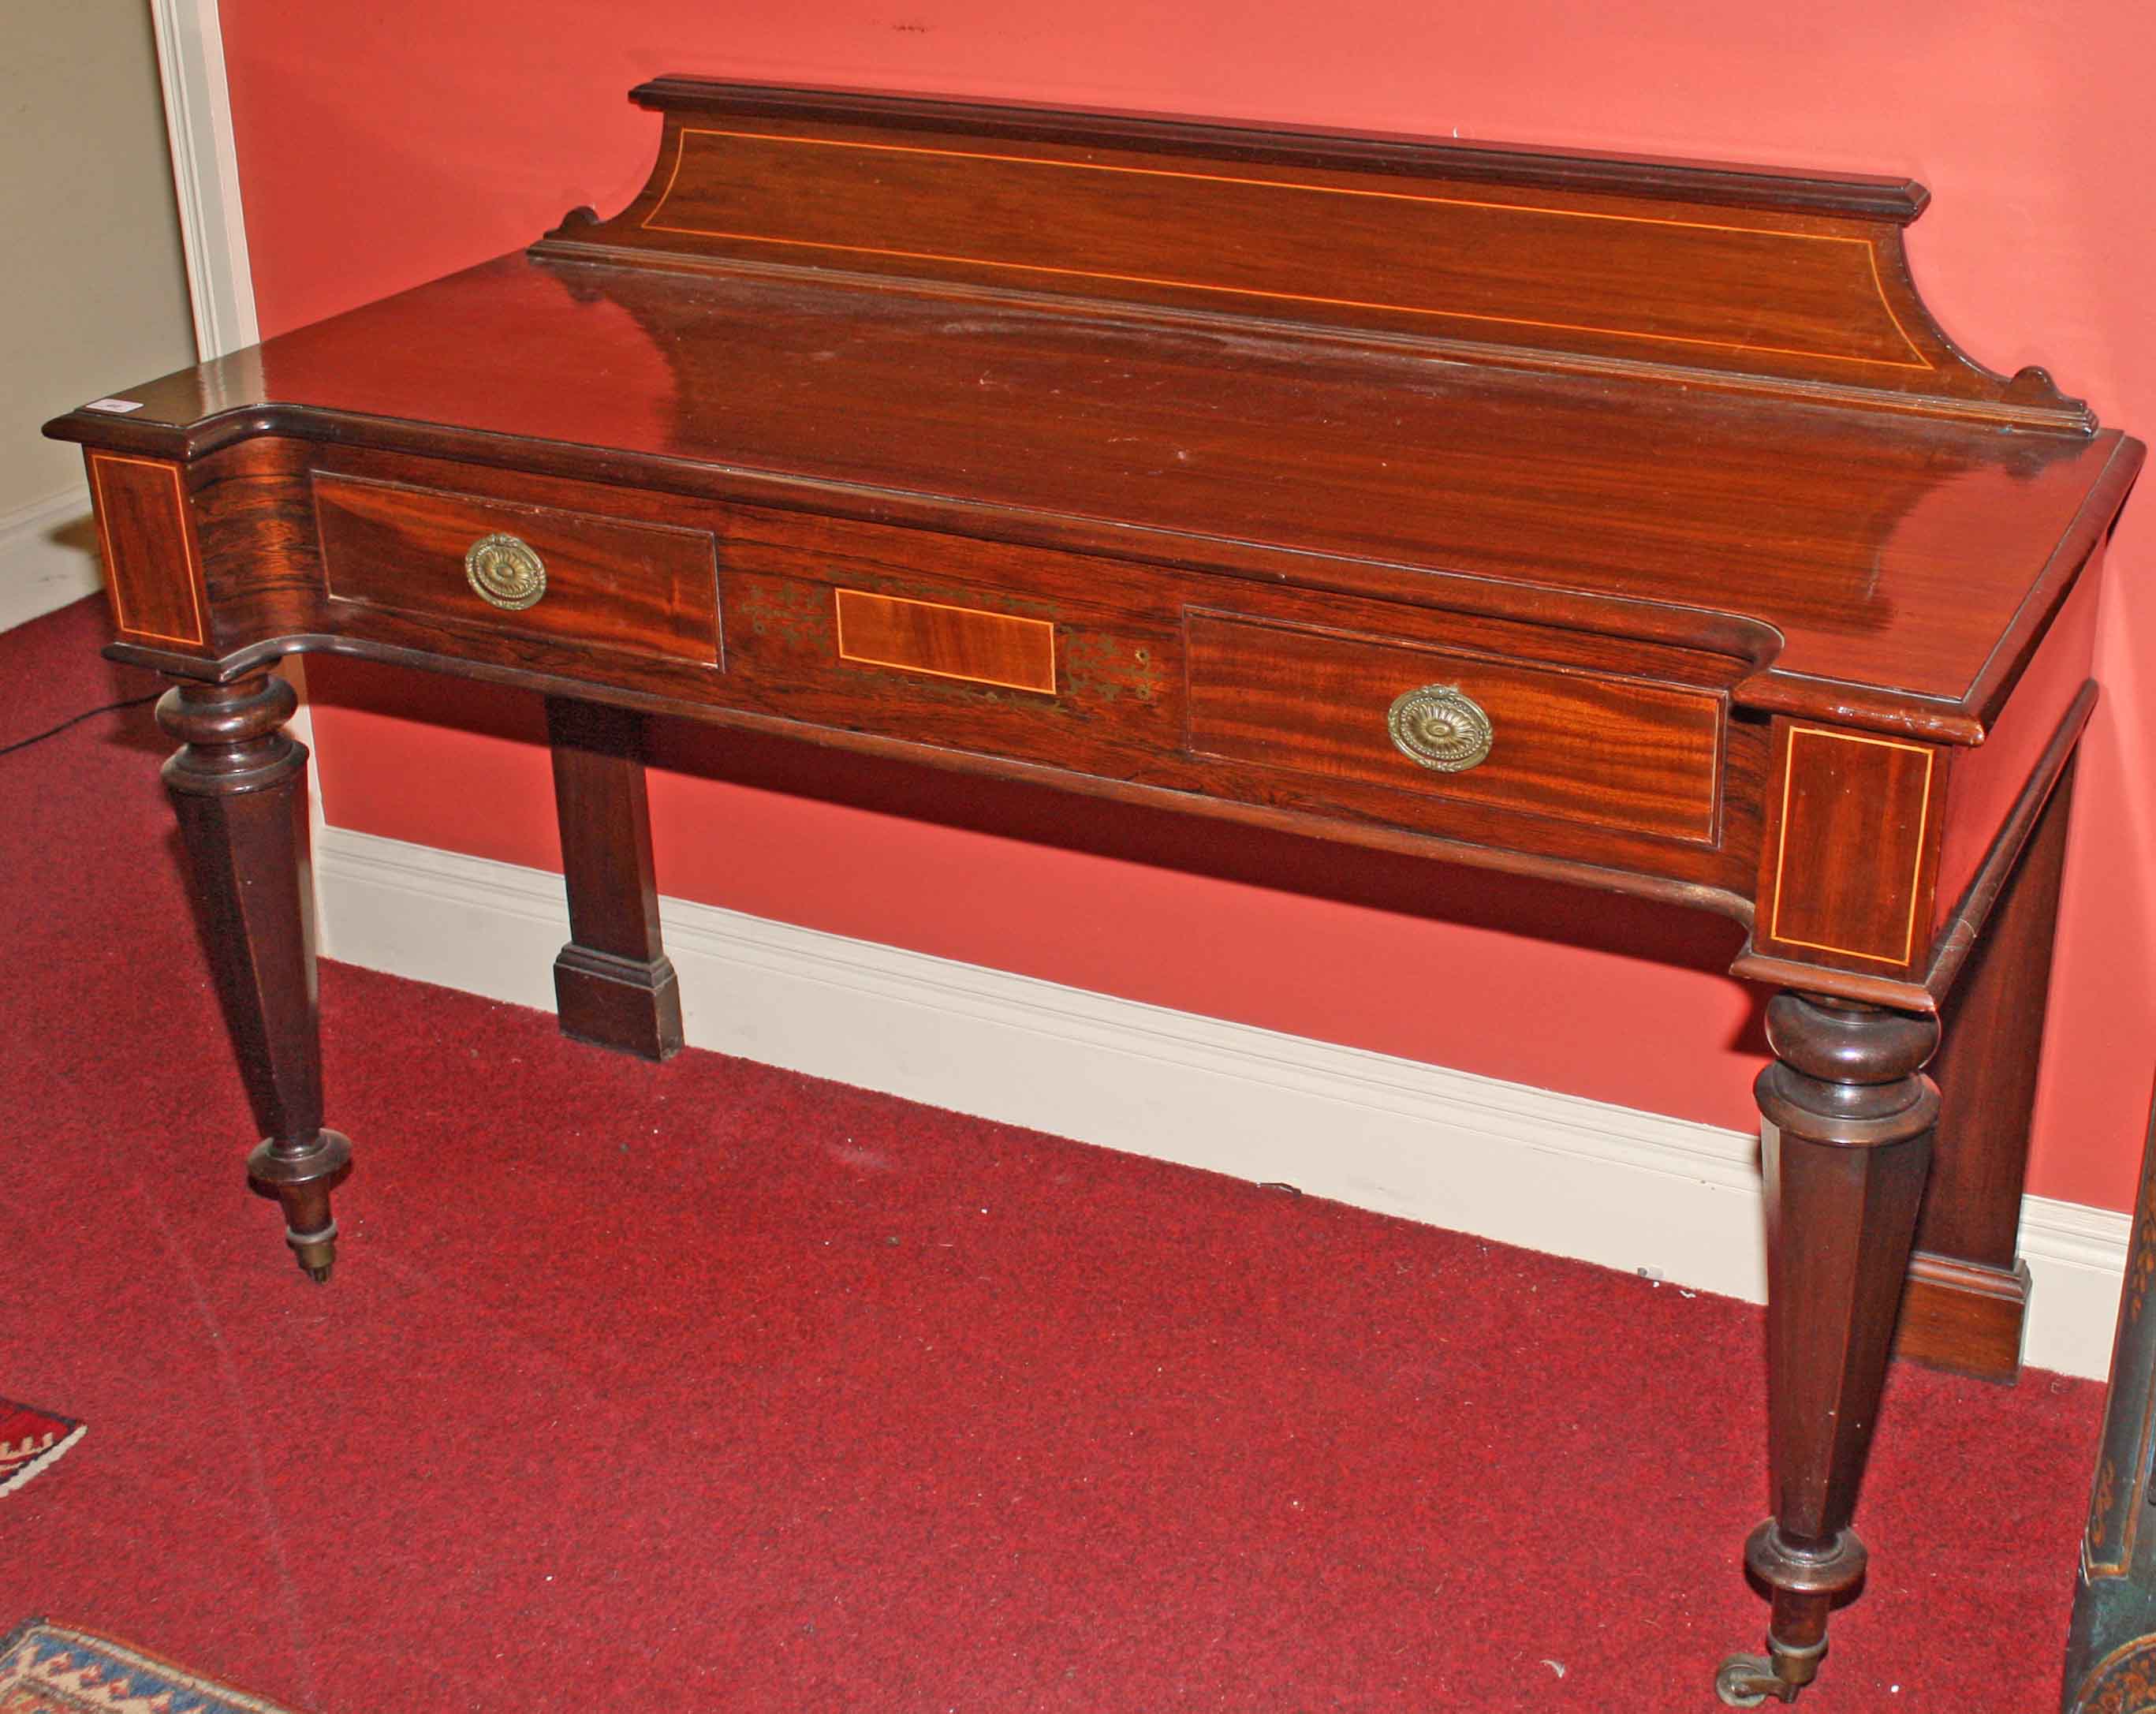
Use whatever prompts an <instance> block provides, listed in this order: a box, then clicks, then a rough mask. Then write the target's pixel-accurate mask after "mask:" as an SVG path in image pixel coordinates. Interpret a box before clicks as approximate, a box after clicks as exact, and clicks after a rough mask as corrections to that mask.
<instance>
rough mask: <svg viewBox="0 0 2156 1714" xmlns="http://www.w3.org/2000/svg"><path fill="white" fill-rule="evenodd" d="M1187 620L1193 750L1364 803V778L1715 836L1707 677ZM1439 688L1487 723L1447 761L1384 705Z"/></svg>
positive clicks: (1377, 784)
mask: <svg viewBox="0 0 2156 1714" xmlns="http://www.w3.org/2000/svg"><path fill="white" fill-rule="evenodd" d="M1184 630H1185V638H1186V648H1185V666H1186V674H1187V678H1188V692H1187V708H1188V743H1189V748H1190V749H1191V751H1192V752H1193V754H1197V755H1207V756H1215V757H1219V758H1221V759H1225V760H1229V761H1234V762H1240V763H1249V764H1259V765H1260V766H1262V767H1264V768H1265V769H1269V770H1277V771H1278V772H1280V773H1281V774H1283V775H1292V776H1294V777H1295V778H1296V780H1299V781H1301V782H1304V783H1303V785H1302V786H1301V790H1300V792H1299V794H1298V795H1300V796H1301V798H1302V800H1305V801H1308V802H1313V803H1315V804H1317V805H1320V806H1323V805H1327V804H1330V805H1332V806H1335V807H1338V808H1342V809H1347V810H1349V811H1357V812H1361V813H1367V812H1368V808H1369V806H1370V804H1371V797H1370V795H1369V791H1368V789H1369V788H1373V787H1374V788H1378V789H1379V790H1381V791H1384V792H1391V793H1399V794H1412V795H1414V796H1415V797H1417V798H1423V799H1430V798H1435V799H1440V800H1445V801H1448V802H1453V803H1460V804H1471V805H1476V806H1482V807H1486V808H1491V809H1497V810H1503V811H1512V812H1515V813H1522V814H1527V815H1532V816H1543V817H1547V818H1550V819H1553V820H1557V821H1569V822H1574V823H1578V824H1582V825H1584V826H1589V827H1594V828H1602V829H1609V830H1612V831H1620V832H1625V833H1640V834H1647V835H1650V836H1655V837H1659V838H1664V839H1673V840H1681V841H1684V842H1688V843H1696V844H1701V845H1711V844H1712V843H1714V842H1715V840H1716V837H1717V831H1718V828H1717V806H1718V804H1719V801H1720V797H1721V769H1722V728H1723V725H1724V720H1725V709H1726V703H1727V698H1726V697H1725V696H1724V695H1723V694H1722V692H1720V691H1719V690H1717V689H1715V688H1712V687H1702V686H1698V685H1690V684H1671V683H1661V682H1654V681H1652V680H1650V679H1646V678H1635V677H1628V676H1625V675H1623V674H1620V673H1611V672H1590V671H1586V670H1582V669H1578V668H1574V667H1563V666H1556V665H1549V666H1540V665H1534V664H1525V663H1522V662H1521V661H1517V660H1514V659H1510V658H1506V659H1499V658H1496V657H1493V656H1486V655H1482V654H1480V653H1477V652H1476V651H1472V650H1453V649H1446V648H1443V647H1438V646H1420V645H1416V644H1410V643H1405V642H1402V641H1399V640H1396V639H1390V638H1386V637H1378V636H1361V635H1357V634H1355V633H1353V632H1349V631H1334V630H1332V629H1330V628H1329V627H1325V626H1320V625H1297V624H1293V623H1287V622H1282V621H1279V620H1261V619H1253V618H1250V617H1246V616H1244V615H1237V614H1233V613H1223V612H1214V611H1208V610H1199V609H1193V610H1191V611H1189V612H1188V614H1187V615H1186V617H1185V623H1184ZM1424 687H1430V688H1432V689H1433V690H1435V687H1453V688H1455V689H1456V690H1457V691H1458V692H1460V694H1461V695H1463V696H1464V697H1466V698H1468V699H1470V700H1471V702H1472V703H1474V704H1475V705H1476V708H1479V709H1480V710H1481V713H1482V714H1483V716H1484V717H1486V719H1487V722H1488V728H1489V729H1488V739H1489V749H1488V753H1487V754H1486V756H1485V757H1484V758H1483V759H1481V760H1480V761H1476V762H1473V763H1472V764H1471V765H1469V766H1466V767H1465V768H1464V769H1460V771H1458V772H1445V771H1440V770H1439V769H1435V768H1433V767H1430V766H1428V765H1425V764H1424V763H1422V762H1420V761H1418V760H1416V759H1413V758H1412V757H1411V756H1409V754H1406V753H1405V751H1404V749H1403V748H1402V747H1401V744H1400V743H1399V742H1396V740H1395V739H1394V734H1393V722H1392V719H1391V718H1390V717H1391V714H1392V711H1393V709H1394V703H1395V702H1396V701H1397V700H1398V699H1399V698H1401V697H1404V696H1406V695H1407V694H1408V693H1410V692H1415V691H1417V690H1420V689H1424ZM1407 718H1408V719H1409V723H1410V724H1411V723H1412V708H1410V709H1409V713H1408V717H1407ZM1470 722H1471V717H1470ZM1414 736H1415V735H1414V733H1413V731H1412V730H1410V731H1409V732H1408V733H1406V735H1405V737H1406V741H1407V742H1409V743H1413V742H1414ZM1394 801H1395V802H1396V803H1399V802H1403V801H1404V800H1397V799H1396V800H1394ZM1400 813H1401V814H1403V815H1408V814H1409V812H1407V811H1401V812H1400ZM1410 818H1411V817H1410Z"/></svg>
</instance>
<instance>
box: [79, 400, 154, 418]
mask: <svg viewBox="0 0 2156 1714" xmlns="http://www.w3.org/2000/svg"><path fill="white" fill-rule="evenodd" d="M83 409H85V410H109V411H110V412H111V413H112V414H113V415H115V416H116V417H124V416H126V414H127V413H128V412H129V411H131V410H140V409H142V401H141V399H91V400H90V403H89V404H85V406H83Z"/></svg>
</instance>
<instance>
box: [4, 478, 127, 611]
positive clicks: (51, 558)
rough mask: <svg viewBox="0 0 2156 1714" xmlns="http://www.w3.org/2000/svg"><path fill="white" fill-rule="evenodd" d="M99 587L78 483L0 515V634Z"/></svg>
mask: <svg viewBox="0 0 2156 1714" xmlns="http://www.w3.org/2000/svg"><path fill="white" fill-rule="evenodd" d="M104 587H105V568H104V567H103V565H101V564H100V563H99V561H98V557H97V538H96V531H95V527H94V526H93V525H92V524H91V522H90V493H89V491H88V490H87V489H86V488H85V487H83V486H81V485H80V484H79V483H78V484H77V485H76V486H74V487H72V488H69V489H66V490H64V491H63V492H60V493H58V494H52V495H48V496H47V497H45V498H44V499H43V500H33V501H32V502H30V503H29V504H28V505H27V506H18V507H16V508H15V510H14V511H13V512H0V631H7V630H9V629H10V628H12V627H13V626H15V625H22V624H24V623H26V622H27V621H28V620H33V619H35V618H37V617H38V615H40V614H44V613H50V612H51V611H52V610H54V608H56V607H64V606H66V605H67V604H68V603H69V602H70V601H79V600H81V599H82V598H83V597H84V596H85V595H94V594H96V593H97V592H98V591H99V590H100V589H103V588H104Z"/></svg>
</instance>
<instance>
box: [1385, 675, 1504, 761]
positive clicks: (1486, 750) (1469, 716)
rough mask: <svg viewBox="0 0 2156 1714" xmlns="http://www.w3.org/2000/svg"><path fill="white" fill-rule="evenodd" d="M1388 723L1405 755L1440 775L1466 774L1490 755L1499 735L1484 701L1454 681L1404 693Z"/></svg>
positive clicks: (1395, 701) (1389, 711)
mask: <svg viewBox="0 0 2156 1714" xmlns="http://www.w3.org/2000/svg"><path fill="white" fill-rule="evenodd" d="M1385 727H1386V729H1387V730H1388V731H1389V732H1390V733H1392V735H1393V744H1394V746H1395V747H1396V748H1397V749H1399V752H1400V754H1402V755H1404V756H1405V757H1407V758H1408V759H1409V761H1412V762H1415V763H1419V764H1420V765H1421V766H1423V767H1425V768H1430V769H1435V770H1436V771H1437V772H1438V773H1440V774H1464V773H1466V771H1467V770H1468V769H1470V768H1472V767H1473V766H1474V765H1475V764H1476V763H1478V762H1480V761H1481V760H1482V759H1484V758H1485V757H1486V756H1487V755H1488V754H1490V746H1491V742H1492V741H1493V739H1494V738H1495V733H1494V732H1493V731H1492V729H1491V725H1490V717H1489V716H1488V715H1487V714H1486V713H1483V712H1482V708H1481V704H1480V703H1477V702H1476V700H1475V698H1474V697H1471V696H1469V695H1468V694H1467V693H1466V692H1465V691H1463V690H1461V689H1460V687H1459V686H1458V685H1456V684H1426V685H1424V686H1423V687H1421V688H1420V689H1419V690H1410V691H1403V692H1400V694H1399V696H1397V697H1394V698H1393V706H1392V707H1391V708H1389V709H1387V710H1386V712H1385Z"/></svg>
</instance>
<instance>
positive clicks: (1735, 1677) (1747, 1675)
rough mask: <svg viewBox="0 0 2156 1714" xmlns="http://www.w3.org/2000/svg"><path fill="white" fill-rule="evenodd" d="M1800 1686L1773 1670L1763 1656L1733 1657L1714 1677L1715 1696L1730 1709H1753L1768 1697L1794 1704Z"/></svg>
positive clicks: (1726, 1661)
mask: <svg viewBox="0 0 2156 1714" xmlns="http://www.w3.org/2000/svg"><path fill="white" fill-rule="evenodd" d="M1802 1688H1803V1686H1800V1685H1794V1684H1791V1683H1790V1682H1789V1680H1787V1679H1786V1678H1784V1677H1783V1676H1782V1675H1780V1674H1779V1673H1778V1672H1776V1671H1775V1670H1774V1665H1773V1663H1771V1662H1770V1661H1769V1660H1768V1659H1767V1657H1766V1656H1765V1655H1731V1656H1730V1657H1729V1658H1728V1659H1727V1660H1725V1661H1723V1662H1722V1670H1721V1671H1719V1672H1717V1673H1716V1674H1715V1675H1714V1693H1715V1695H1717V1696H1719V1697H1721V1698H1722V1701H1724V1702H1726V1703H1727V1704H1728V1705H1729V1706H1731V1707H1732V1708H1756V1707H1758V1706H1759V1705H1760V1704H1761V1703H1762V1702H1763V1701H1766V1700H1767V1699H1768V1697H1769V1696H1772V1697H1774V1698H1775V1699H1777V1700H1778V1701H1784V1702H1794V1701H1796V1699H1797V1692H1798V1691H1799V1690H1800V1689H1802Z"/></svg>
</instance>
